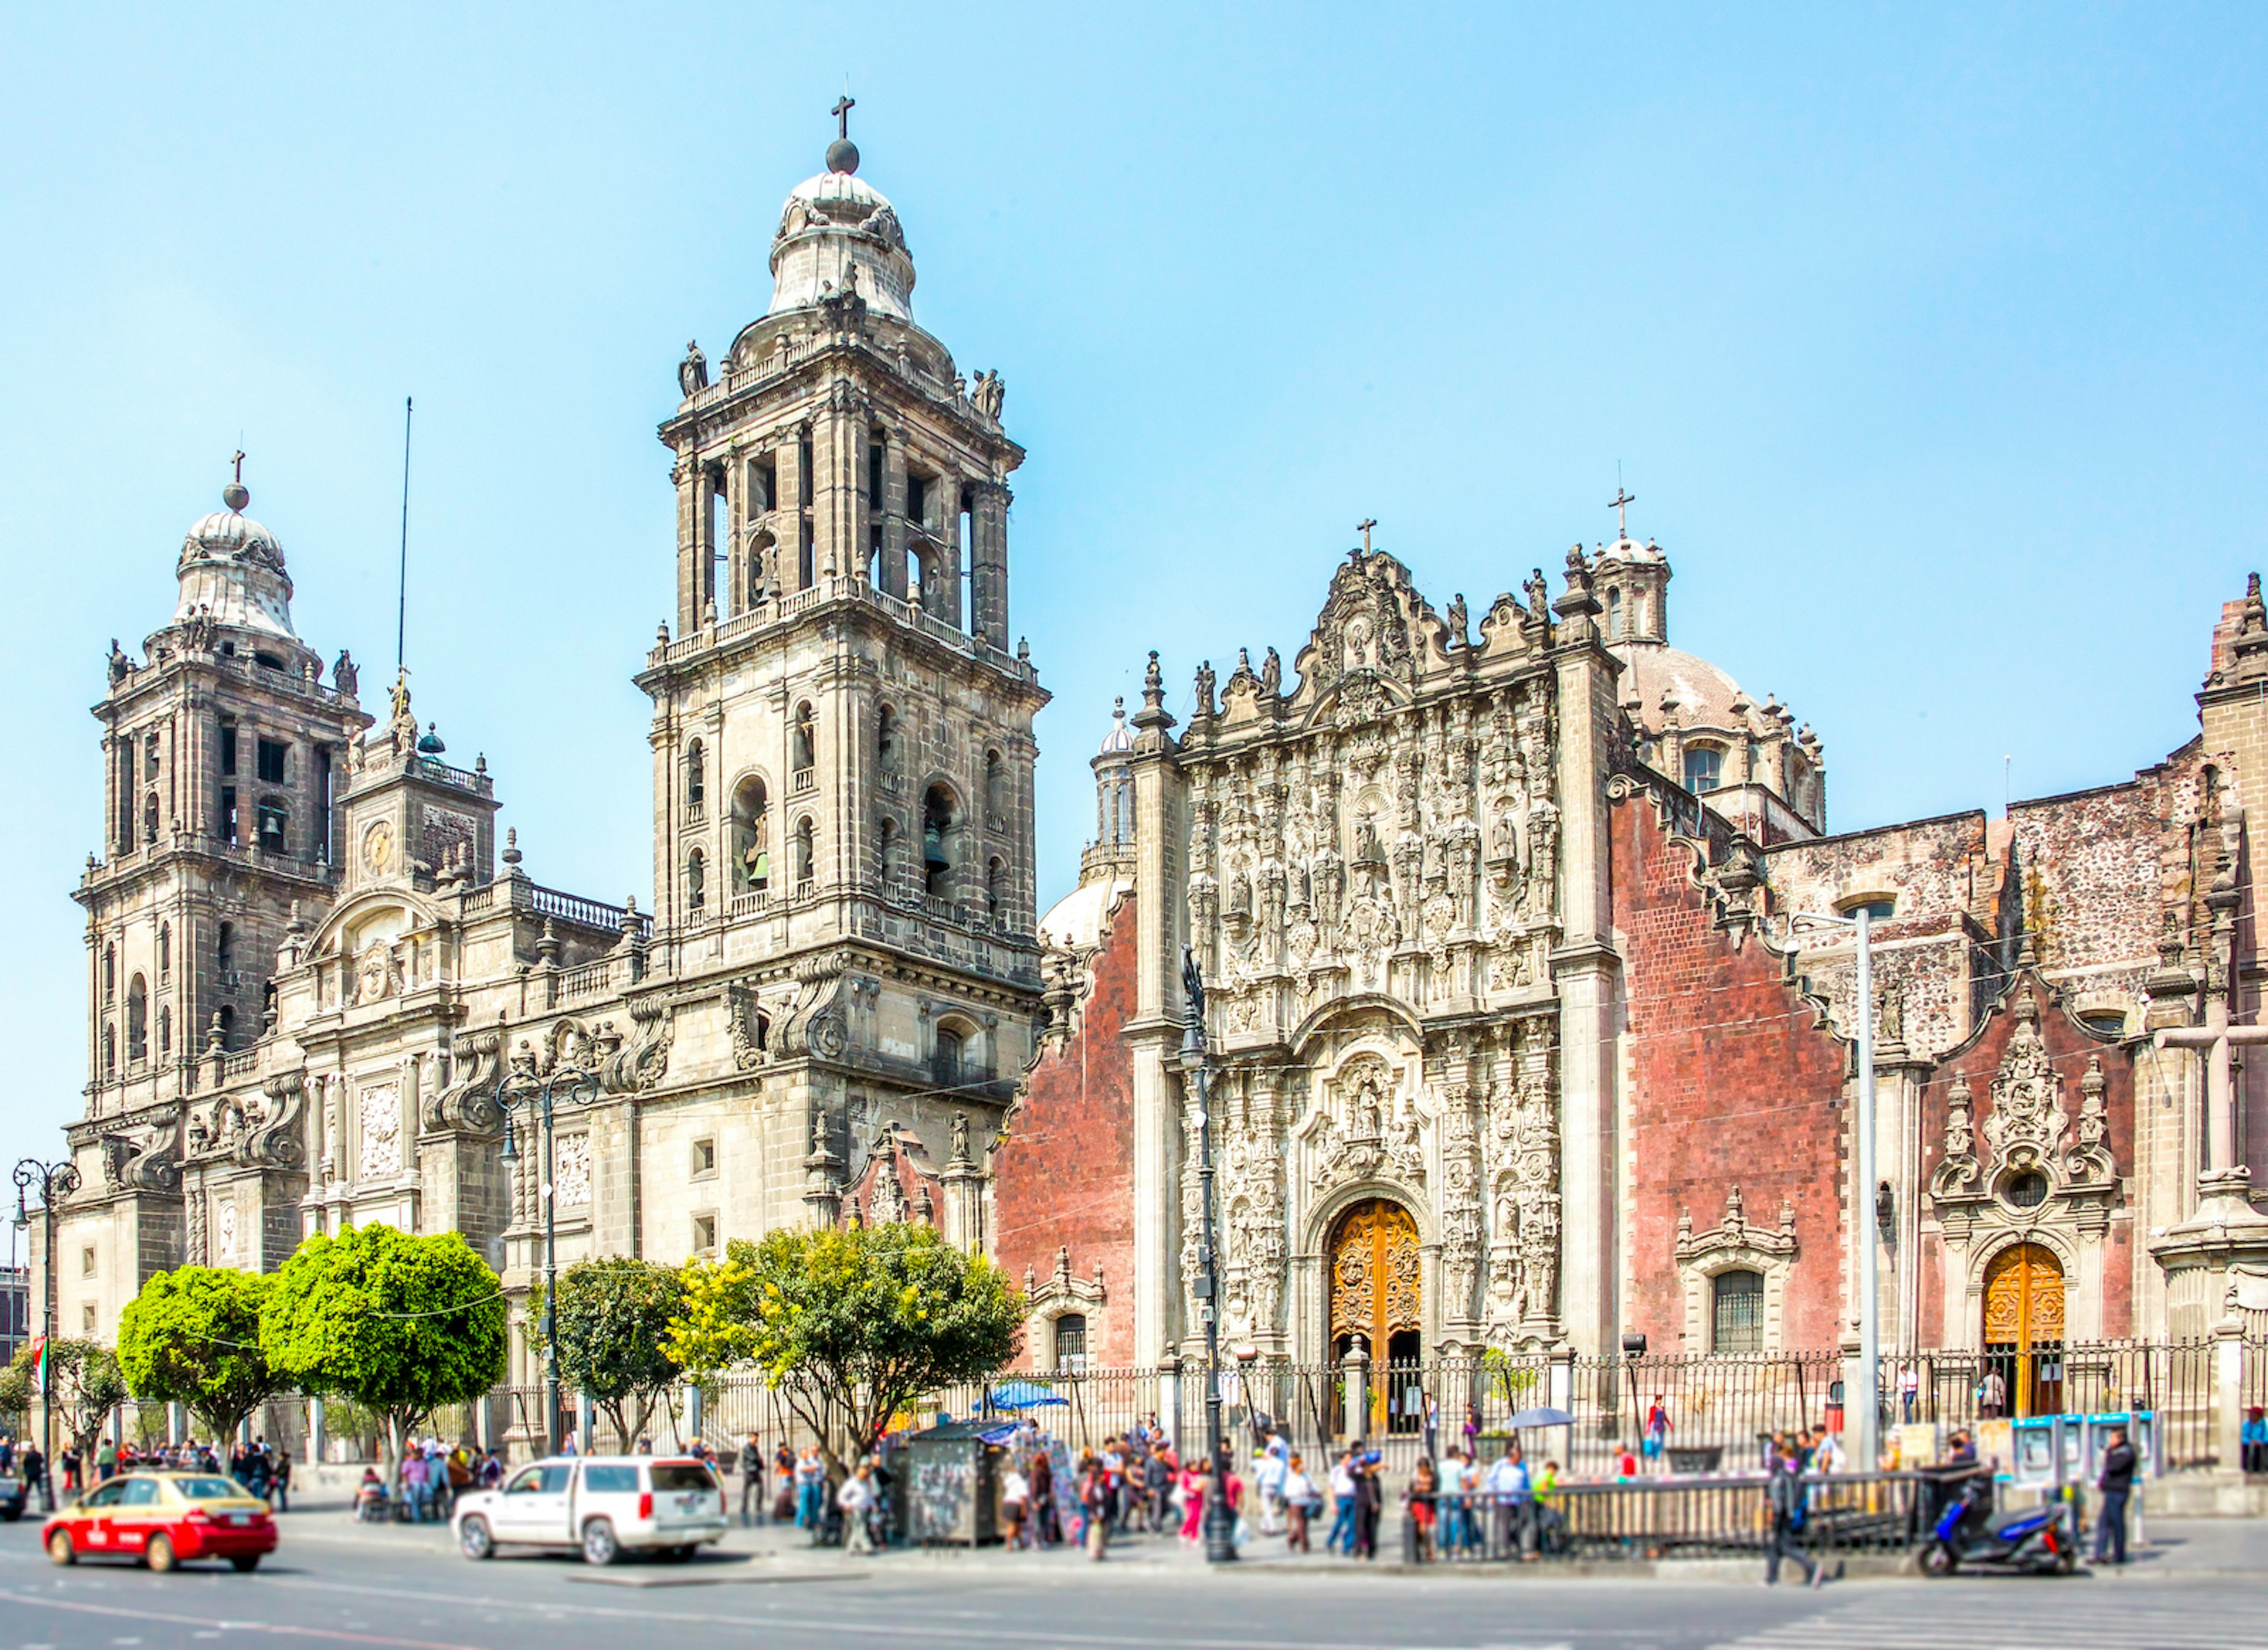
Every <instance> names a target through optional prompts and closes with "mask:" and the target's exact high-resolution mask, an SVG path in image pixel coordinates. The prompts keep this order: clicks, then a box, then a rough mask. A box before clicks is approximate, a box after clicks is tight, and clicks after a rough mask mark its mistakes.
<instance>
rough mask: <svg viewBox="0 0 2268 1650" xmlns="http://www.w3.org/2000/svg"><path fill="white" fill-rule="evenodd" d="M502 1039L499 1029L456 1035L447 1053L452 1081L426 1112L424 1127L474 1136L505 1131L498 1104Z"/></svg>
mask: <svg viewBox="0 0 2268 1650" xmlns="http://www.w3.org/2000/svg"><path fill="white" fill-rule="evenodd" d="M503 1054H504V1028H502V1027H501V1026H495V1027H490V1028H486V1029H484V1030H481V1031H468V1032H460V1033H459V1034H458V1035H457V1037H456V1040H455V1041H454V1042H453V1043H452V1044H451V1045H450V1050H449V1058H450V1078H451V1081H450V1082H449V1084H448V1085H447V1086H446V1087H444V1088H443V1089H442V1090H441V1091H440V1093H439V1094H437V1095H436V1096H435V1097H434V1099H433V1102H432V1104H431V1105H430V1106H429V1107H428V1108H427V1109H426V1111H425V1116H424V1124H425V1127H427V1128H428V1129H464V1130H468V1131H471V1132H473V1133H475V1134H494V1133H495V1132H496V1131H497V1130H499V1129H501V1128H503V1127H504V1109H503V1108H502V1107H500V1106H498V1105H497V1083H498V1081H499V1079H500V1078H501V1076H502V1073H501V1072H500V1071H499V1070H498V1067H499V1066H500V1065H501V1064H502V1060H503Z"/></svg>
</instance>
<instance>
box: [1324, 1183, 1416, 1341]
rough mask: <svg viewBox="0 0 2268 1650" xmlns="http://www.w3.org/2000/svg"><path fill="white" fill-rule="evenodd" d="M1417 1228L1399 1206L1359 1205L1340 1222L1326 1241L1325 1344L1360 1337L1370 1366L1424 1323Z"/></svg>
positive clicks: (1379, 1200) (1377, 1202)
mask: <svg viewBox="0 0 2268 1650" xmlns="http://www.w3.org/2000/svg"><path fill="white" fill-rule="evenodd" d="M1419 1258H1420V1257H1419V1250H1418V1223H1417V1221H1415V1220H1414V1219H1411V1218H1410V1212H1409V1211H1408V1210H1407V1209H1404V1208H1403V1207H1402V1205H1401V1204H1393V1203H1388V1202H1387V1201H1385V1200H1384V1199H1383V1198H1372V1199H1371V1200H1370V1201H1368V1202H1366V1203H1359V1204H1356V1205H1355V1206H1354V1207H1353V1208H1351V1209H1350V1210H1348V1211H1347V1212H1346V1213H1345V1214H1344V1215H1343V1216H1342V1217H1340V1219H1339V1225H1338V1231H1337V1234H1336V1235H1335V1236H1334V1237H1333V1238H1332V1241H1331V1271H1330V1278H1331V1311H1330V1320H1331V1344H1332V1347H1333V1349H1334V1350H1335V1351H1336V1350H1337V1348H1339V1347H1341V1346H1343V1345H1344V1344H1346V1341H1347V1338H1348V1337H1351V1336H1360V1337H1362V1342H1363V1346H1364V1349H1365V1350H1366V1351H1367V1352H1369V1353H1370V1356H1371V1359H1372V1360H1373V1362H1382V1361H1384V1359H1385V1358H1386V1356H1387V1349H1388V1344H1389V1343H1390V1342H1391V1340H1392V1337H1395V1335H1397V1334H1403V1333H1409V1334H1413V1335H1414V1334H1416V1333H1418V1330H1420V1329H1422V1327H1423V1326H1424V1323H1425V1291H1424V1285H1423V1281H1422V1277H1421V1273H1420V1271H1419Z"/></svg>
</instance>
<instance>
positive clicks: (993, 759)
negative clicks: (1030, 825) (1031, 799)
mask: <svg viewBox="0 0 2268 1650" xmlns="http://www.w3.org/2000/svg"><path fill="white" fill-rule="evenodd" d="M984 811H985V813H987V814H990V815H991V816H992V817H993V818H995V819H998V818H1000V817H1002V816H1004V815H1005V814H1006V813H1007V812H1008V764H1007V763H1006V762H1005V761H1003V760H1002V759H1001V755H1000V753H999V752H998V751H997V750H988V751H986V752H985V753H984Z"/></svg>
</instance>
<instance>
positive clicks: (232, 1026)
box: [213, 1003, 236, 1049]
mask: <svg viewBox="0 0 2268 1650" xmlns="http://www.w3.org/2000/svg"><path fill="white" fill-rule="evenodd" d="M213 1019H214V1020H216V1021H217V1023H218V1028H219V1031H220V1046H221V1047H222V1048H224V1049H233V1048H234V1047H236V1010H235V1008H234V1007H233V1006H232V1005H230V1004H227V1003H223V1004H222V1005H221V1007H220V1013H217V1014H215V1015H214V1016H213Z"/></svg>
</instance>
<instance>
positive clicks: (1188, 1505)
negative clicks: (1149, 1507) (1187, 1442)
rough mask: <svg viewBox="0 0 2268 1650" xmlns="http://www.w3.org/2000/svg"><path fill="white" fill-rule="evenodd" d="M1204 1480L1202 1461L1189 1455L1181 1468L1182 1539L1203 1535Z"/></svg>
mask: <svg viewBox="0 0 2268 1650" xmlns="http://www.w3.org/2000/svg"><path fill="white" fill-rule="evenodd" d="M1208 1487H1209V1486H1208V1485H1207V1484H1206V1482H1205V1470H1204V1462H1202V1461H1201V1460H1200V1459H1199V1458H1198V1457H1197V1456H1196V1455H1191V1456H1190V1457H1189V1461H1188V1462H1187V1463H1186V1464H1185V1465H1184V1466H1183V1467H1182V1540H1183V1541H1186V1542H1191V1543H1194V1542H1197V1541H1199V1540H1202V1539H1203V1538H1204V1504H1205V1492H1206V1490H1207V1489H1208Z"/></svg>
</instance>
